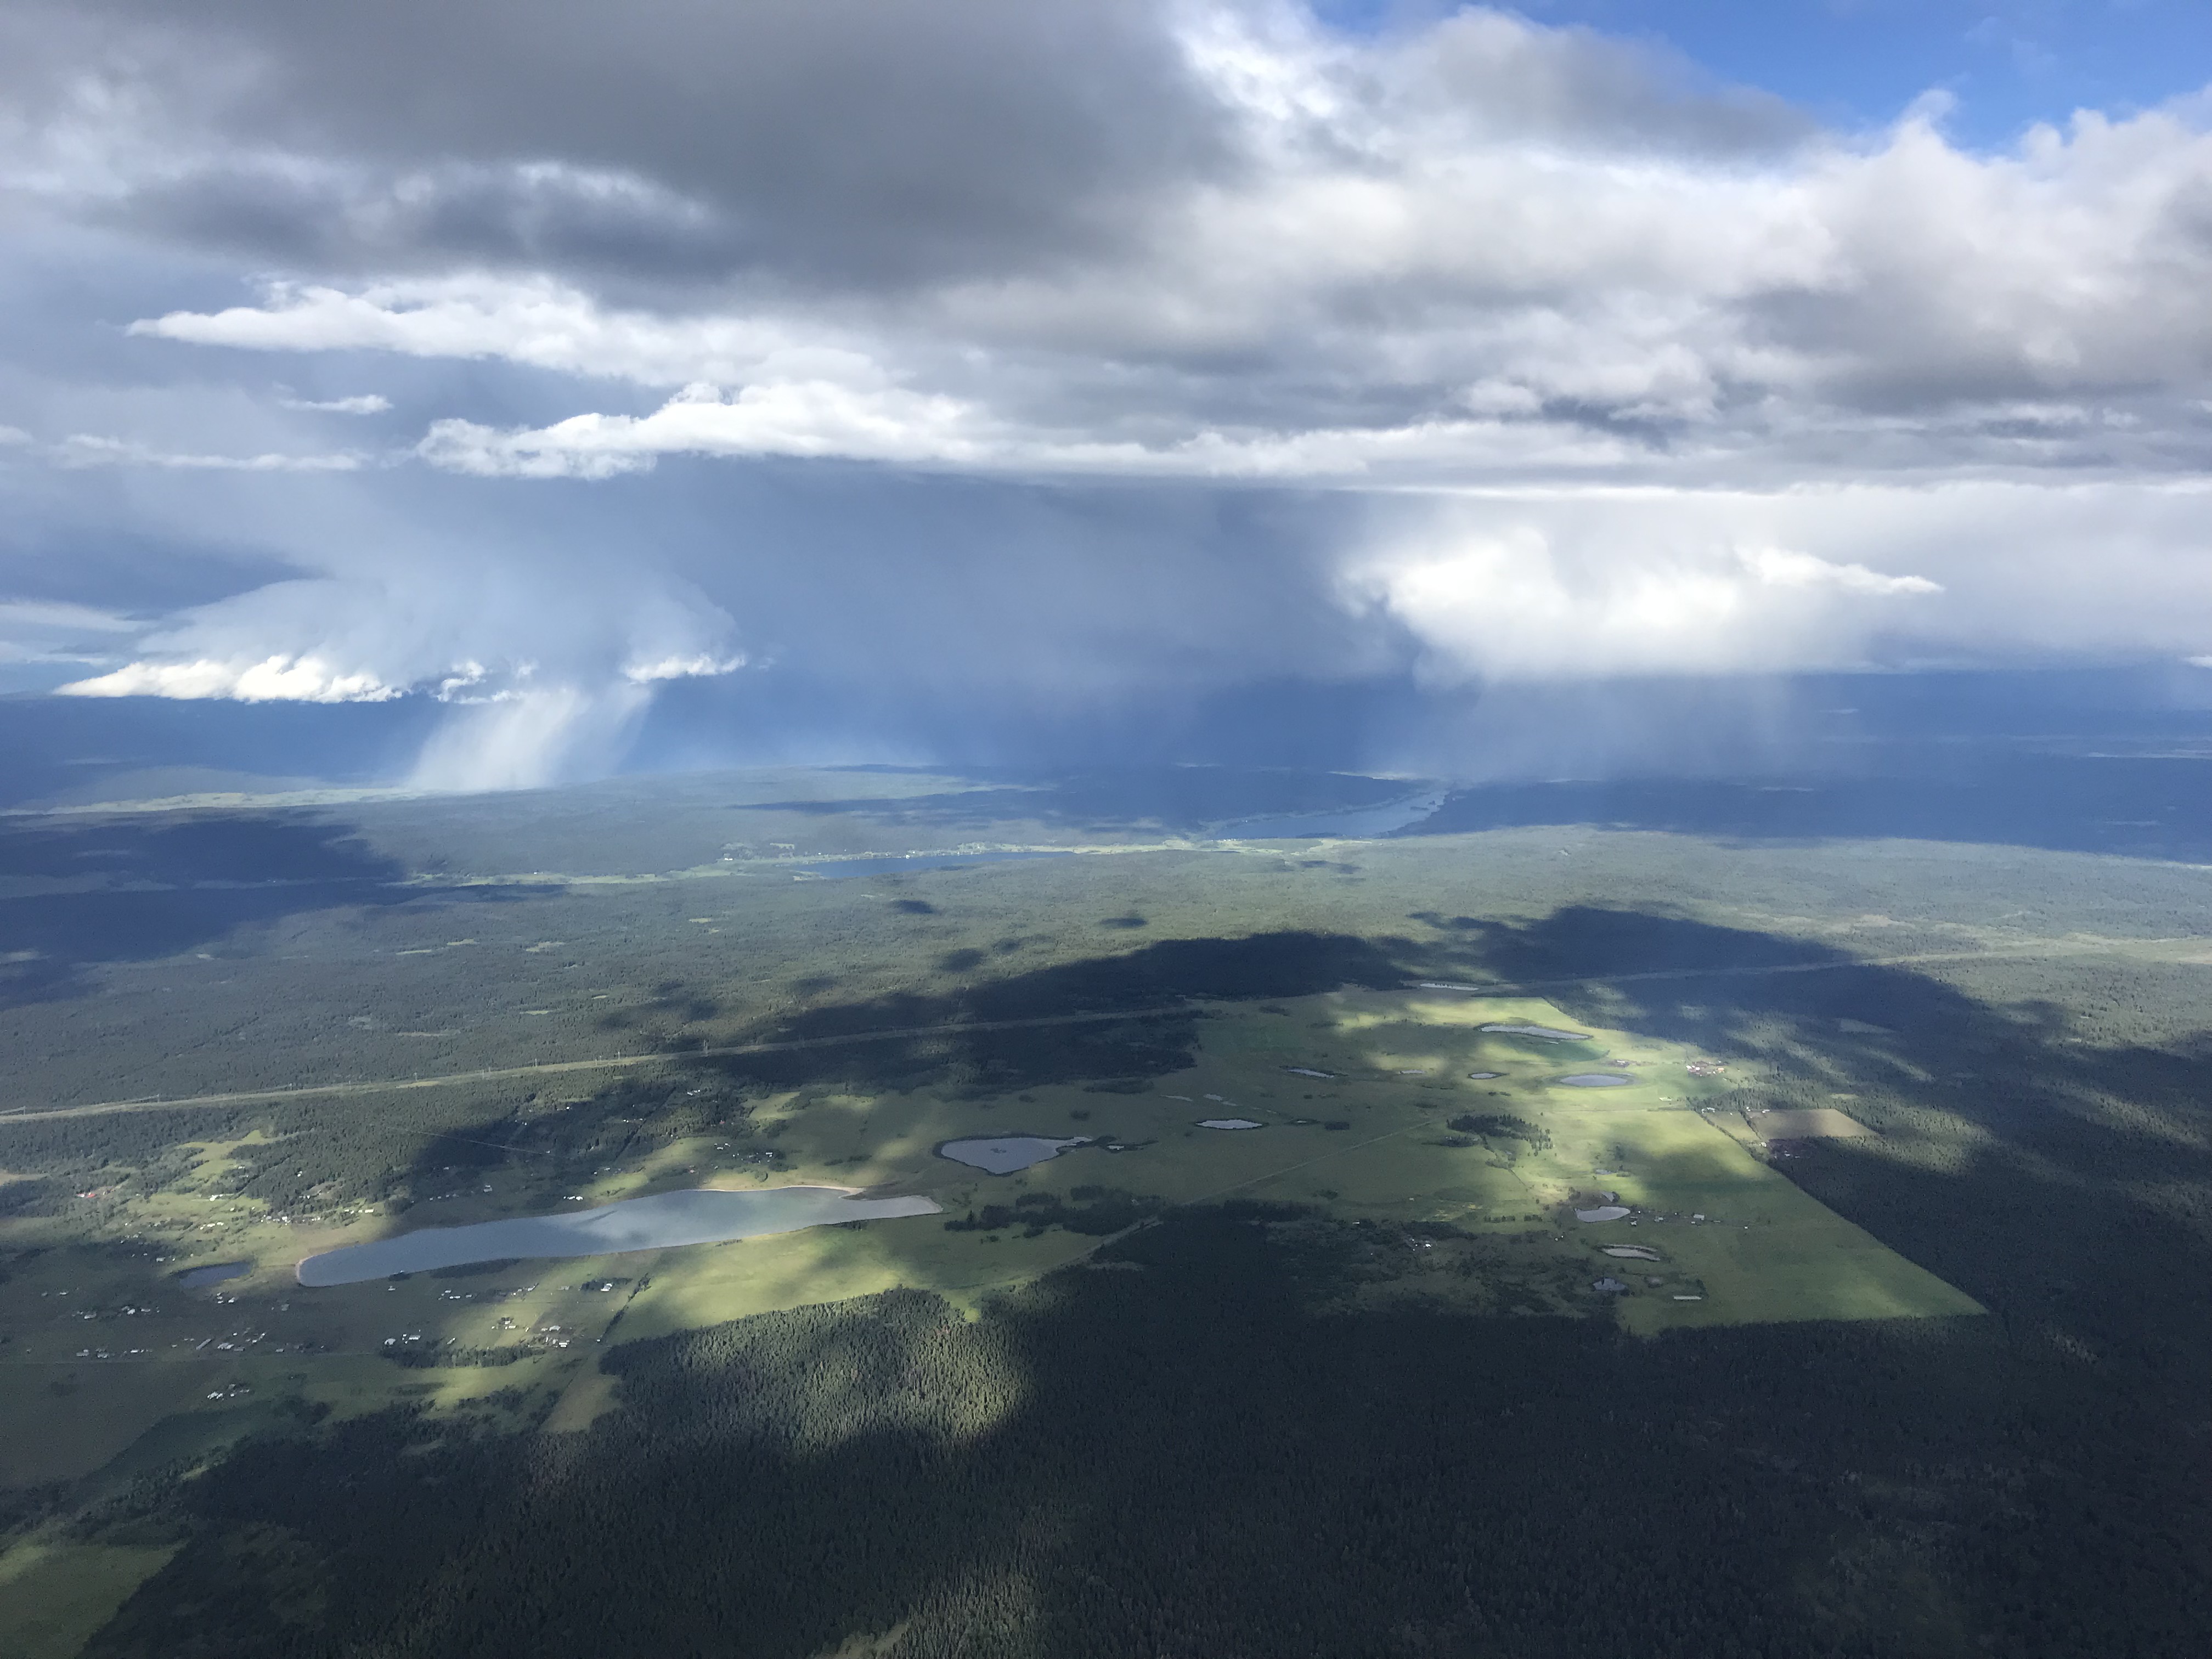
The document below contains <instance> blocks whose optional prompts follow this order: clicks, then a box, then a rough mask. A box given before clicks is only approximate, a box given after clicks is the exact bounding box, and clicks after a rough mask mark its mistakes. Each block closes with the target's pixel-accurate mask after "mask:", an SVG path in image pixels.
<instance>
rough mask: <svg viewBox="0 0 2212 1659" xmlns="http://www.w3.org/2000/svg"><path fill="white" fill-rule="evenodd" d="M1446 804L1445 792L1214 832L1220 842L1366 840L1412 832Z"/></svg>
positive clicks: (1247, 822)
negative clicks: (1415, 825) (1337, 838)
mask: <svg viewBox="0 0 2212 1659" xmlns="http://www.w3.org/2000/svg"><path fill="white" fill-rule="evenodd" d="M1443 804H1444V798H1443V792H1442V791H1437V792H1435V793H1431V794H1425V795H1413V796H1409V797H1408V798H1407V799H1404V800H1394V801H1387V802H1385V803H1384V804H1383V805H1380V806H1356V807H1353V808H1352V809H1351V810H1350V811H1341V812H1301V813H1299V814H1298V815H1297V817H1283V818H1248V819H1246V820H1245V821H1244V822H1243V823H1225V824H1222V825H1220V826H1218V828H1217V829H1215V830H1214V832H1213V833H1214V836H1215V838H1216V839H1217V840H1220V841H1304V840H1308V839H1311V838H1314V837H1317V836H1330V837H1346V838H1348V839H1351V840H1354V841H1358V840H1362V839H1364V838H1366V837H1369V836H1387V835H1389V834H1390V833H1391V832H1392V831H1394V830H1397V829H1408V828H1410V827H1411V826H1412V825H1413V824H1416V823H1419V822H1420V821H1421V820H1422V819H1423V818H1425V817H1428V816H1429V815H1430V814H1431V813H1432V812H1434V811H1436V810H1437V808H1438V807H1439V806H1442V805H1443Z"/></svg>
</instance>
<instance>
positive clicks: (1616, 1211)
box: [1575, 1204, 1628, 1221]
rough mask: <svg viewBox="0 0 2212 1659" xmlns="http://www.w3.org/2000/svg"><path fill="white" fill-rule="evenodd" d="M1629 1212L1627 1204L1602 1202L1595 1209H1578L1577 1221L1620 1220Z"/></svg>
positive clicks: (1576, 1213)
mask: <svg viewBox="0 0 2212 1659" xmlns="http://www.w3.org/2000/svg"><path fill="white" fill-rule="evenodd" d="M1627 1213H1628V1208H1627V1206H1626V1205H1622V1204H1601V1205H1599V1206H1597V1208H1595V1210H1577V1211H1576V1212H1575V1219H1576V1220H1577V1221H1618V1220H1620V1218H1621V1217H1623V1216H1625V1215H1626V1214H1627Z"/></svg>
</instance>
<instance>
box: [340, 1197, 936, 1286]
mask: <svg viewBox="0 0 2212 1659" xmlns="http://www.w3.org/2000/svg"><path fill="white" fill-rule="evenodd" d="M938 1212H939V1206H937V1205H936V1204H935V1203H933V1201H932V1200H928V1199H927V1198H919V1197H915V1198H857V1197H854V1196H853V1195H852V1194H848V1193H847V1192H846V1191H845V1190H844V1189H843V1188H840V1187H763V1188H757V1189H755V1190H753V1191H750V1192H734V1193H733V1192H721V1191H718V1190H716V1189H714V1188H694V1189H692V1190H690V1191H688V1192H676V1193H655V1194H653V1195H652V1196H651V1197H649V1198H626V1199H622V1200H617V1202H615V1203H612V1204H602V1205H600V1206H598V1207H597V1208H595V1209H589V1210H576V1211H573V1212H563V1213H558V1214H554V1215H533V1216H516V1217H513V1218H509V1219H506V1220H501V1221H479V1222H477V1223H474V1224H473V1225H469V1226H464V1227H422V1228H419V1229H417V1230H416V1231H414V1232H411V1233H399V1234H397V1235H395V1236H394V1237H390V1238H380V1239H377V1240H375V1241H374V1242H373V1243H367V1244H349V1245H346V1246H344V1247H343V1249H336V1250H326V1251H325V1252H324V1253H323V1254H322V1255H311V1256H309V1257H308V1258H307V1260H306V1261H302V1262H301V1264H300V1266H299V1268H298V1273H299V1279H300V1283H301V1284H302V1285H311V1286H320V1285H357V1284H360V1283H361V1282H362V1280H364V1279H386V1278H389V1277H390V1276H391V1275H392V1274H393V1273H424V1272H427V1271H428V1270H429V1269H431V1268H434V1267H465V1266H467V1265H468V1264H470V1263H471V1262H476V1261H506V1260H507V1259H509V1258H511V1257H531V1258H536V1257H545V1256H576V1255H615V1254H617V1253H618V1252H620V1251H623V1250H659V1249H669V1248H671V1247H672V1246H675V1245H678V1244H719V1243H723V1242H724V1241H726V1240H728V1239H732V1238H758V1237H763V1236H764V1235H767V1234H769V1233H791V1232H797V1231H799V1230H800V1229H801V1228H805V1227H825V1226H831V1225H836V1223H838V1222H841V1221H877V1220H887V1219H890V1218H892V1217H896V1216H911V1215H935V1214H937V1213H938Z"/></svg>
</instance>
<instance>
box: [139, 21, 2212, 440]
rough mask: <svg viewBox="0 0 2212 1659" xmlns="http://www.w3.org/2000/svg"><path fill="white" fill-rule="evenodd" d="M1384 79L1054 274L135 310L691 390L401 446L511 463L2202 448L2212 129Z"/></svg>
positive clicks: (1369, 77)
mask: <svg viewBox="0 0 2212 1659" xmlns="http://www.w3.org/2000/svg"><path fill="white" fill-rule="evenodd" d="M1486 29H1487V30H1488V33H1490V34H1491V35H1498V34H1499V33H1500V32H1501V31H1502V32H1503V35H1504V37H1511V36H1513V35H1514V34H1515V32H1516V31H1518V32H1519V33H1521V34H1523V35H1529V36H1530V38H1532V39H1533V38H1534V35H1533V33H1531V26H1528V25H1525V24H1520V23H1517V22H1515V23H1510V26H1509V25H1508V24H1507V23H1506V22H1504V21H1499V20H1496V19H1492V20H1490V22H1489V23H1488V24H1486ZM1431 46H1432V47H1434V48H1435V49H1436V50H1439V51H1440V50H1441V47H1439V46H1436V43H1435V42H1433V41H1432V42H1431ZM1569 48H1576V49H1579V47H1578V46H1577V42H1576V40H1574V39H1573V38H1571V37H1567V38H1565V44H1564V45H1562V44H1561V42H1560V41H1559V40H1554V41H1553V42H1552V44H1551V46H1550V47H1549V48H1547V49H1550V50H1553V51H1565V50H1567V49H1569ZM1395 50H1396V51H1397V52H1399V53H1400V54H1401V56H1402V55H1404V54H1406V53H1410V52H1413V50H1414V48H1413V46H1400V47H1397V48H1395ZM1510 57H1511V54H1510V52H1509V53H1505V54H1504V58H1507V59H1509V60H1510ZM1385 70H1389V64H1388V63H1387V62H1386V63H1384V64H1383V65H1382V66H1381V67H1378V66H1377V65H1376V64H1375V63H1373V62H1368V61H1365V60H1360V61H1356V62H1353V63H1352V64H1349V65H1348V66H1347V64H1344V63H1340V62H1335V61H1331V62H1328V63H1325V64H1322V65H1321V66H1320V67H1319V68H1316V69H1314V70H1312V74H1313V75H1314V76H1317V77H1319V80H1320V82H1321V84H1322V86H1323V87H1324V88H1326V89H1327V90H1328V93H1329V96H1328V97H1327V98H1323V97H1322V95H1321V94H1318V93H1316V94H1312V96H1311V97H1310V99H1309V100H1308V103H1307V104H1300V105H1298V106H1296V107H1295V108H1292V109H1291V110H1290V111H1289V112H1285V113H1276V114H1268V113H1267V112H1264V111H1255V110H1253V109H1248V110H1247V111H1246V112H1245V113H1246V115H1247V118H1248V119H1247V126H1248V128H1249V130H1250V131H1249V132H1248V138H1249V143H1250V145H1251V148H1252V151H1253V154H1252V155H1251V156H1250V157H1249V161H1250V165H1249V167H1248V168H1247V170H1246V171H1245V172H1243V173H1241V174H1240V175H1239V176H1238V178H1237V180H1236V181H1235V183H1234V184H1233V185H1225V184H1218V183H1215V184H1208V185H1205V186H1204V187H1202V188H1201V187H1200V186H1198V185H1187V186H1186V187H1183V188H1180V189H1176V190H1169V191H1163V192H1162V193H1161V194H1160V195H1159V196H1158V198H1157V199H1155V200H1154V201H1153V202H1152V204H1151V210H1150V213H1149V216H1148V217H1147V219H1146V222H1145V224H1144V225H1143V226H1142V227H1141V229H1140V230H1139V231H1133V232H1132V233H1131V234H1128V235H1127V236H1125V237H1124V238H1123V239H1122V240H1121V241H1120V242H1119V243H1118V244H1116V246H1114V247H1113V248H1111V249H1109V250H1106V251H1103V252H1100V253H1099V254H1098V255H1097V257H1095V258H1090V259H1086V260H1085V261H1083V262H1080V263H1079V264H1062V265H1055V266H1054V267H1051V268H1050V269H1048V270H1035V269H1031V268H1029V267H1026V266H1023V265H1015V266H1012V267H1010V268H1009V269H1008V270H1005V271H1003V272H1001V273H999V274H996V275H994V276H993V277H992V278H990V279H989V280H987V281H985V280H981V279H974V278H969V277H965V276H963V277H960V278H957V279H950V280H947V281H945V282H943V283H938V284H935V285H933V286H931V287H929V288H928V289H924V290H918V291H906V292H902V293H901V294H900V295H898V296H896V300H895V301H888V300H887V301H881V302H868V301H849V300H848V301H838V302H836V303H834V304H832V303H825V302H824V301H823V300H822V299H821V297H820V296H819V295H814V294H812V293H811V292H801V291H790V292H787V291H781V290H763V291H760V292H757V293H750V294H747V295H744V298H743V301H742V302H741V303H738V304H736V305H732V306H727V307H718V308H708V309H699V308H696V307H693V308H688V309H686V308H674V309H671V308H669V307H654V308H650V309H647V308H636V307H620V306H615V305H611V304H609V303H608V302H606V301H605V300H603V299H600V298H597V297H594V296H592V295H590V294H588V293H586V291H584V290H583V289H580V288H578V287H576V286H574V285H573V284H571V283H567V282H566V281H564V280H562V279H561V278H559V277H557V276H554V275H552V274H550V273H540V274H537V275H532V276H495V275H491V274H487V273H482V272H478V273H473V274H456V275H453V276H439V277H423V278H406V279H396V280H392V281H388V282H385V283H373V284H369V285H367V286H363V287H361V288H358V289H338V288H335V287H331V286H328V285H313V286H304V287H302V286H290V285H285V284H278V285H276V286H274V287H272V288H271V289H270V291H269V293H268V294H267V295H266V296H265V298H264V301H263V303H262V304H260V305H258V306H252V307H233V308H230V309H228V310H225V311H221V312H214V313H191V312H174V313H168V314H166V315H163V316H161V317H159V318H155V319H146V320H144V321H142V322H140V323H138V324H137V325H134V327H135V330H136V331H137V332H140V333H142V334H144V335H149V336H155V337H162V338H167V339H173V340H179V341H191V342H195V343H205V344H221V345H227V346H232V347H245V348H252V349H265V350H291V351H301V350H331V349H382V350H390V351H395V352H401V353H405V354H407V355H410V356H420V357H431V358H437V357H444V358H451V359H485V358H490V359H495V360H503V361H506V362H513V363H516V364H520V365H526V366H529V367H532V368H549V369H554V370H557V371H562V372H566V373H570V374H580V375H587V376H594V377H602V378H606V379H611V380H623V381H628V382H629V383H631V384H634V385H635V386H643V387H651V388H671V387H679V388H682V390H680V391H678V392H677V395H676V396H675V397H673V398H671V400H670V401H669V402H668V403H667V404H665V406H664V407H663V408H662V409H660V410H658V411H656V412H655V413H653V414H651V415H647V416H635V415H631V414H629V413H626V412H605V411H598V410H594V411H592V412H589V413H585V414H579V415H576V416H573V417H571V418H570V419H568V420H565V421H561V422H554V423H552V424H550V425H549V426H544V427H537V428H507V429H502V428H489V427H486V426H484V425H483V424H482V423H481V422H468V423H466V424H465V425H451V424H441V425H440V426H438V427H437V428H435V429H434V431H433V433H432V435H431V436H430V439H429V441H428V443H427V444H426V446H425V448H424V451H423V453H425V454H426V455H427V456H428V457H429V458H431V459H435V460H437V461H439V462H441V464H446V465H456V466H459V467H462V468H464V469H465V470H469V471H477V472H479V473H484V474H504V475H507V476H515V477H608V476H612V475H613V474H615V473H617V472H621V471H629V470H635V469H636V468H638V467H640V466H642V465H645V464H646V463H647V460H648V459H650V458H651V457H653V456H655V455H663V454H674V453H695V454H711V455H723V456H739V457H743V456H754V455H761V454H799V455H826V456H836V457H842V458H845V459H860V460H878V461H884V460H888V461H893V462H897V463H900V464H926V465H941V466H948V467H975V468H981V469H987V470H1006V469H1010V468H1011V469H1019V468H1030V469H1032V470H1036V471H1045V472H1050V471H1067V470H1073V471H1115V470H1121V471H1129V472H1133V473H1139V474H1143V473H1148V472H1180V473H1188V474H1204V475H1211V476H1257V477H1301V476H1303V477H1381V478H1384V479H1389V478H1392V477H1409V478H1416V479H1422V480H1431V481H1448V480H1449V479H1452V478H1455V477H1457V478H1469V477H1479V476H1483V475H1485V474H1495V473H1500V472H1514V471H1519V472H1522V473H1523V474H1525V472H1526V471H1527V469H1528V468H1529V467H1530V466H1532V465H1537V466H1541V465H1548V464H1553V463H1554V462H1556V463H1557V464H1559V465H1568V466H1573V467H1577V468H1584V469H1587V468H1588V467H1589V466H1591V465H1601V466H1603V467H1604V468H1605V469H1606V470H1607V471H1608V472H1609V474H1610V475H1611V476H1613V477H1616V478H1620V477H1654V478H1656V477H1697V478H1699V479H1700V480H1701V481H1704V482H1738V483H1741V482H1747V481H1749V479H1750V477H1752V476H1753V474H1754V473H1756V472H1759V471H1762V470H1763V471H1765V472H1766V473H1767V474H1768V476H1770V477H1774V476H1804V475H1806V474H1808V473H1812V472H1819V473H1823V474H1826V475H1828V476H1838V477H1840V476H1845V475H1848V474H1851V473H1863V472H1864V471H1868V470H1869V469H1872V470H1876V471H1884V472H1895V471H1917V472H1923V473H1925V472H1928V471H1946V470H1948V471H1973V470H1978V471H1984V472H1986V471H1990V470H1992V469H2004V470H2011V471H2020V470H2039V469H2046V468H2051V467H2065V468H2080V467H2083V466H2091V467H2101V468H2106V469H2114V468H2128V469H2150V470H2160V471H2176V470H2183V469H2187V468H2189V467H2191V466H2193V465H2194V464H2195V463H2194V461H2193V460H2192V459H2191V458H2192V457H2193V456H2194V455H2196V454H2197V453H2198V447H2199V445H2200V444H2201V441H2202V439H2203V435H2205V422H2204V419H2203V396H2202V393H2203V389H2204V387H2205V386H2206V384H2207V382H2208V380H2212V316H2208V313H2206V312H2205V309H2204V307H2202V306H2201V305H2199V304H2197V303H2196V298H2195V296H2196V295H2197V293H2198V291H2199V290H2200V289H2202V288H2203V287H2206V286H2212V235H2208V234H2207V233H2206V231H2205V229H2204V228H2203V223H2202V222H2200V221H2201V211H2200V210H2199V208H2198V206H2197V204H2198V203H2200V202H2201V200H2202V199H2203V197H2204V193H2205V192H2206V191H2208V190H2212V137H2207V135H2206V134H2204V133H2203V131H2200V130H2199V128H2198V126H2197V125H2193V124H2192V119H2193V118H2192V117H2191V113H2190V112H2189V111H2186V110H2182V109H2179V108H2178V109H2176V110H2172V111H2161V112H2148V113H2146V114H2143V115H2141V116H2138V117H2136V118H2133V119H2132V120H2130V121H2125V122H2111V121H2107V120H2105V119H2103V118H2099V117H2095V116H2091V115H2083V116H2081V117H2078V118H2076V119H2075V122H2074V124H2073V125H2072V127H2071V129H2070V130H2069V131H2067V132H2065V133H2060V132H2057V131H2053V130H2050V129H2040V130H2038V131H2036V132H2035V133H2033V134H2031V135H2030V136H2029V137H2028V138H2027V139H2026V140H2025V141H2024V142H2023V143H2022V144H2021V147H2020V148H2019V149H2017V150H2016V151H2015V152H2013V153H2010V154H2007V155H1969V154H1966V153H1965V152H1962V151H1960V150H1958V149H1954V148H1953V147H1951V146H1950V145H1949V144H1948V143H1946V142H1945V140H1944V139H1943V138H1942V136H1941V134H1940V133H1939V132H1938V131H1936V129H1935V128H1934V127H1932V126H1931V125H1928V124H1927V123H1926V122H1925V121H1924V120H1923V119H1920V118H1913V119H1909V120H1907V121H1906V122H1905V124H1903V125H1900V126H1899V128H1897V129H1896V130H1895V131H1893V132H1891V133H1889V134H1887V135H1885V136H1884V137H1882V138H1881V140H1880V141H1879V142H1878V143H1873V144H1870V145H1851V144H1846V143H1842V142H1840V141H1838V140H1834V139H1826V140H1820V141H1814V140H1802V141H1798V142H1794V143H1791V144H1790V145H1789V146H1787V147H1784V148H1776V149H1767V150H1762V151H1759V152H1757V153H1755V154H1753V155H1751V156H1750V157H1748V158H1746V157H1744V156H1741V155H1733V154H1731V155H1726V156H1722V157H1716V156H1715V155H1711V154H1708V153H1705V152H1704V151H1699V150H1690V151H1686V152H1684V151H1669V150H1667V149H1656V148H1654V147H1653V146H1652V145H1651V143H1649V142H1643V143H1626V141H1623V140H1622V139H1620V136H1619V135H1618V134H1617V133H1616V132H1614V131H1613V129H1612V128H1611V127H1609V126H1607V125H1602V124H1601V125H1598V126H1596V127H1595V128H1593V129H1592V130H1591V131H1588V132H1585V133H1583V134H1582V136H1581V139H1580V142H1579V143H1578V144H1577V145H1576V146H1573V147H1563V144H1564V141H1561V142H1560V143H1549V144H1547V143H1532V142H1530V141H1529V140H1528V138H1527V137H1525V136H1516V135H1514V134H1511V133H1509V132H1502V131H1499V130H1498V129H1497V128H1496V127H1495V126H1494V125H1492V124H1487V123H1483V124H1474V125H1470V124H1469V123H1468V121H1467V120H1465V119H1463V118H1459V117H1458V116H1457V115H1453V116H1452V118H1449V119H1447V118H1446V117H1445V114H1443V113H1438V112H1436V111H1431V110H1430V109H1427V108H1426V107H1425V106H1423V105H1421V104H1420V103H1419V101H1418V100H1413V101H1411V102H1407V101H1396V102H1394V101H1392V99H1391V97H1390V96H1389V95H1386V94H1389V92H1390V91H1391V88H1390V86H1389V80H1390V76H1389V74H1386V73H1385ZM1406 74H1407V75H1410V71H1407V72H1406ZM1378 77H1379V78H1380V79H1381V80H1382V81H1383V82H1384V85H1383V89H1382V90H1377V88H1376V84H1375V82H1376V80H1377V78H1378ZM1400 78H1401V80H1402V79H1404V78H1406V76H1405V75H1401V76H1400ZM1415 78H1416V80H1417V79H1418V77H1415ZM1397 90H1398V92H1399V93H1401V94H1402V95H1403V98H1404V99H1408V100H1411V99H1413V94H1412V93H1411V92H1407V91H1406V90H1405V88H1402V87H1401V88H1397ZM1225 95H1226V94H1225ZM1243 95H1244V96H1246V98H1247V99H1248V101H1249V100H1252V99H1253V97H1254V96H1255V94H1249V92H1247V93H1245V94H1243ZM1309 105H1311V106H1313V107H1309ZM1455 107H1456V106H1454V108H1455Z"/></svg>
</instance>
